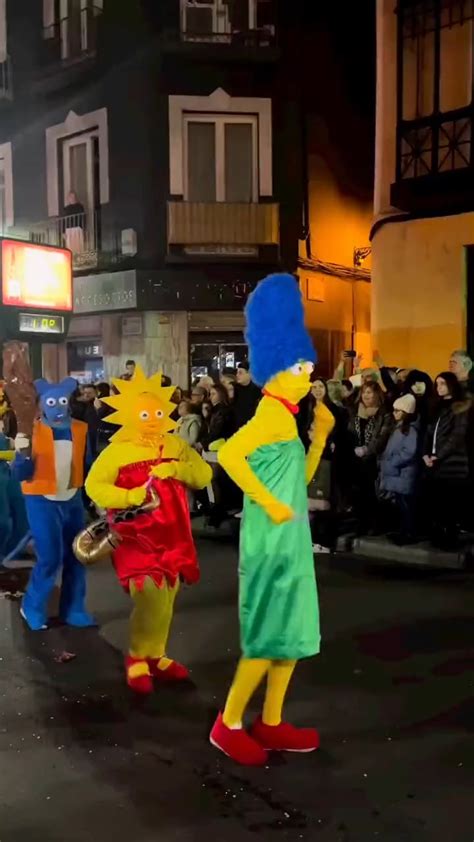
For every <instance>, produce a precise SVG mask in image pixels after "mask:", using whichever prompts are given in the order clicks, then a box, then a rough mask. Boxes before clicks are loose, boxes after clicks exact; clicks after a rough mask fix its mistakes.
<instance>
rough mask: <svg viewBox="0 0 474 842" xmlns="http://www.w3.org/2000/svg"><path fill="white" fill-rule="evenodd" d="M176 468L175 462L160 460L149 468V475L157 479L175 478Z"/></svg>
mask: <svg viewBox="0 0 474 842" xmlns="http://www.w3.org/2000/svg"><path fill="white" fill-rule="evenodd" d="M177 473H178V470H177V467H176V463H175V462H162V463H161V465H155V467H154V468H152V469H151V472H150V475H151V476H152V477H156V478H157V479H175V477H176V476H177Z"/></svg>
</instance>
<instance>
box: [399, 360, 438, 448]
mask: <svg viewBox="0 0 474 842" xmlns="http://www.w3.org/2000/svg"><path fill="white" fill-rule="evenodd" d="M402 393H403V394H406V395H408V394H412V395H414V396H415V400H416V414H417V417H418V422H419V428H420V439H421V442H422V441H423V439H424V437H425V435H426V428H427V426H428V421H429V417H430V411H431V405H432V402H433V381H432V379H431V377H430V376H429V374H427V373H426V372H425V371H419V370H418V369H417V368H414V369H412V370H411V371H410V372H409V374H408V376H407V378H406V380H405V382H404V384H403V392H402ZM421 442H420V443H421Z"/></svg>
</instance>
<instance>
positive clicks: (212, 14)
mask: <svg viewBox="0 0 474 842" xmlns="http://www.w3.org/2000/svg"><path fill="white" fill-rule="evenodd" d="M275 20H276V13H275V4H274V0H232V2H228V0H181V4H180V26H179V37H177V32H167V33H166V34H165V42H166V43H165V46H166V48H167V50H168V52H170V51H177V52H179V54H180V55H181V56H183V55H184V56H186V55H190V56H192V57H193V58H194V59H196V58H199V56H200V55H201V56H202V58H203V59H213V58H215V59H223V58H225V59H226V60H227V59H229V60H239V59H240V60H248V59H250V58H253V59H255V60H258V61H268V60H271V59H272V58H276V57H277V55H278V52H277V49H276V24H275ZM257 48H258V49H257ZM262 48H263V49H262Z"/></svg>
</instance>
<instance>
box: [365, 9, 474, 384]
mask: <svg viewBox="0 0 474 842" xmlns="http://www.w3.org/2000/svg"><path fill="white" fill-rule="evenodd" d="M473 19H474V4H473V2H472V0H467V2H463V0H429V1H428V0H398V4H397V7H396V9H394V3H393V2H392V1H391V0H377V117H376V120H377V126H376V166H375V173H376V174H375V221H374V225H373V228H372V276H373V285H372V286H373V301H372V319H373V332H374V342H375V343H376V344H377V346H378V347H379V349H380V351H381V353H382V355H383V357H384V358H385V359H386V361H387V363H390V364H394V365H398V366H410V367H417V368H422V369H425V370H427V371H428V372H430V373H431V374H436V373H437V372H439V371H441V370H445V369H446V367H447V361H448V358H449V355H450V353H451V351H452V350H453V349H455V348H466V347H467V348H468V349H469V350H470V351H471V352H473V351H474V334H473V323H474V320H473V312H474V309H473V308H474V297H473V289H474V287H473V284H474V277H473V274H472V270H473V263H472V244H473V243H474V192H473V173H474V168H473V164H474V161H473V153H472V126H473V113H474V112H473V62H472V55H473V52H472V44H473Z"/></svg>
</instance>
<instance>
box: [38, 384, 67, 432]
mask: <svg viewBox="0 0 474 842" xmlns="http://www.w3.org/2000/svg"><path fill="white" fill-rule="evenodd" d="M35 389H36V391H37V393H38V397H39V405H40V409H41V415H42V421H43V422H44V423H45V424H47V425H48V426H49V427H52V428H53V429H54V430H65V429H67V428H68V427H70V426H71V411H70V408H69V398H70V397H71V395H72V393H73V392H74V391H75V390H76V389H77V382H76V380H74V379H73V378H72V377H66V378H65V380H62V381H61V383H48V381H47V380H35Z"/></svg>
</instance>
